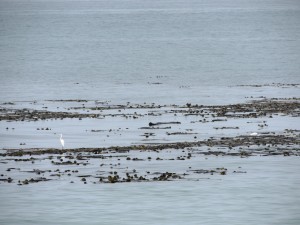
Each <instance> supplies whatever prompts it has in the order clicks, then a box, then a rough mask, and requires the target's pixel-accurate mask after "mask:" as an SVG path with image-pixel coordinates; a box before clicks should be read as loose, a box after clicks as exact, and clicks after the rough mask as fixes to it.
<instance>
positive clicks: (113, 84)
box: [0, 0, 300, 225]
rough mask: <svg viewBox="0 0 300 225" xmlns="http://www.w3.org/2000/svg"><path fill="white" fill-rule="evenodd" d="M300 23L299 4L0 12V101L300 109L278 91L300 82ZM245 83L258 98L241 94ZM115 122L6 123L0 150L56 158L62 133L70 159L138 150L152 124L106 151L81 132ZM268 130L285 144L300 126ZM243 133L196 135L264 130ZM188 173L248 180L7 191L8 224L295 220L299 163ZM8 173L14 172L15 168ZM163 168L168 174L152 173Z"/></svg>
mask: <svg viewBox="0 0 300 225" xmlns="http://www.w3.org/2000/svg"><path fill="white" fill-rule="evenodd" d="M299 21H300V3H299V1H298V0H253V1H252V0H251V1H249V0H226V1H223V0H162V1H161V0H160V1H158V0H124V1H123V0H122V1H121V0H95V1H88V0H78V1H75V0H60V1H57V0H26V1H25V0H0V102H1V104H2V103H4V102H12V103H14V104H16V105H17V106H18V104H21V105H22V104H26V102H27V101H29V102H32V101H34V100H38V102H41V101H45V100H57V99H87V100H92V101H94V100H99V101H108V102H111V103H114V104H126V102H133V103H140V104H142V103H144V102H147V103H151V102H155V103H158V104H186V103H187V102H191V103H194V104H203V105H214V104H229V103H242V102H245V101H247V100H248V98H250V97H251V96H253V97H254V98H258V97H260V96H264V97H267V98H273V97H275V98H277V97H281V98H291V97H299V86H289V85H283V86H282V85H278V83H283V84H299V83H300V76H299V73H300V41H299V40H300V22H299ZM273 83H275V84H273ZM248 84H258V85H262V86H258V87H253V86H239V85H248ZM20 102H21V103H20ZM28 104H29V103H28ZM49 104H50V103H49ZM57 106H58V107H61V106H60V105H57ZM13 107H15V106H13ZM36 107H37V106H32V108H36ZM52 107H53V108H54V109H53V110H58V109H55V108H56V105H55V106H54V105H53V106H52ZM60 109H61V108H60ZM181 119H182V118H181ZM107 121H108V122H109V121H112V124H109V123H108V122H106V123H101V121H99V127H100V128H98V127H97V124H95V123H93V124H92V123H90V122H89V121H88V120H86V121H85V122H84V124H83V126H81V123H79V122H78V121H77V120H76V121H74V120H73V121H72V120H64V121H63V122H61V123H59V121H52V122H49V121H48V122H45V123H43V122H37V123H34V122H24V123H21V122H13V123H8V122H4V121H2V122H1V123H0V129H1V132H0V134H1V148H3V147H5V148H15V147H17V146H18V145H19V143H20V141H25V142H26V143H28V146H29V147H57V145H59V142H58V136H55V135H56V134H54V133H60V132H63V133H64V135H65V137H66V138H65V139H66V144H68V143H72V144H70V147H82V146H85V147H88V146H93V147H94V146H99V145H100V146H111V145H119V144H120V145H130V144H132V143H133V142H137V143H142V140H141V139H136V137H137V136H139V135H140V131H138V129H137V128H138V127H139V126H142V125H144V124H139V122H136V123H135V122H134V121H123V120H122V121H121V122H124V124H123V126H124V127H126V126H129V125H130V124H131V125H132V127H131V128H130V129H131V130H129V132H125V135H124V136H122V138H116V137H113V138H110V139H106V142H105V143H104V138H103V136H101V134H100V135H99V134H98V133H97V134H93V135H91V133H86V132H85V130H91V129H93V126H94V127H95V129H103V126H104V129H106V131H107V129H108V126H110V125H113V126H114V127H115V128H116V129H117V128H118V125H119V124H118V123H119V122H120V121H118V118H117V120H107ZM130 122H132V123H130ZM235 122H236V121H234V123H235ZM268 122H269V124H270V127H269V128H266V130H267V131H275V132H281V131H283V129H285V128H291V129H297V122H298V118H285V119H283V120H280V119H278V122H276V120H275V119H274V120H270V121H268ZM48 125H51V126H52V128H53V130H52V131H51V133H49V135H48V134H46V133H43V134H42V135H41V133H39V132H37V128H39V127H45V126H48ZM244 125H245V126H244V127H243V128H242V130H238V131H236V130H233V131H229V133H224V134H223V133H214V130H212V129H211V127H210V128H209V129H201V127H197V126H195V129H196V128H197V129H198V130H197V132H198V133H199V138H207V137H208V136H211V135H213V136H222V135H224V136H227V135H229V136H231V135H239V134H245V133H246V134H248V133H250V132H253V131H255V129H254V128H255V127H256V126H254V125H251V126H250V127H248V126H246V124H244ZM6 127H9V130H8V131H7V130H6ZM12 127H15V128H16V129H15V131H13V130H12V129H11V128H12ZM74 127H76V129H75V128H74ZM124 127H123V128H124ZM131 131H132V133H131ZM84 132H85V134H84V135H83V136H82V139H80V138H78V136H80V135H81V134H82V133H84ZM132 135H135V136H134V137H135V138H132V137H133V136H132ZM37 137H40V138H41V139H38V138H37ZM184 140H185V139H184V138H183V141H184ZM160 141H161V140H160ZM168 141H173V140H172V139H170V140H166V142H168ZM12 163H14V162H13V161H12ZM13 165H14V164H13ZM174 165H176V164H172V167H171V168H174V169H176V168H177V167H176V166H174ZM15 166H16V165H15ZM40 166H43V165H40ZM185 166H186V167H188V166H193V167H197V168H203V167H208V168H216V167H226V168H227V167H228V168H229V169H232V170H233V169H236V168H237V167H239V166H240V167H242V168H243V169H244V170H245V171H246V172H247V173H243V174H235V175H233V174H232V173H230V174H228V175H226V176H220V175H219V176H212V177H209V179H200V180H197V181H191V180H180V181H172V182H145V183H130V184H128V183H121V184H93V183H88V184H86V185H84V184H83V183H82V182H75V183H74V184H70V183H69V181H68V180H67V181H65V180H59V179H56V180H54V181H49V182H41V183H36V184H30V185H27V186H24V185H23V186H18V185H16V184H8V183H1V184H0V199H1V201H0V224H6V225H8V224H10V225H12V224H16V225H17V224H24V225H25V224H128V225H129V224H130V225H132V224H139V225H142V224H144V225H146V224H172V225H173V224H178V225H179V224H195V225H196V224H206V225H221V224H222V225H223V224H232V225H240V224H247V225H252V224H253V225H257V224H259V225H274V224H278V225H281V224H287V225H292V224H293V225H298V224H299V222H300V217H299V209H300V208H299V206H300V192H299V188H298V187H299V186H300V177H299V169H300V168H299V159H298V156H291V157H283V156H276V157H272V156H268V157H262V156H254V157H250V158H243V159H242V158H239V157H215V156H211V157H208V159H207V160H204V159H203V158H199V161H197V160H195V161H193V164H192V165H188V164H186V165H185ZM0 168H1V170H0V172H1V173H5V174H6V173H7V172H6V169H7V168H8V167H7V165H5V164H3V163H1V167H0ZM167 168H168V169H170V167H167ZM167 168H166V167H165V165H164V164H160V165H158V167H157V170H158V171H161V170H163V171H165V170H166V169H167ZM144 169H145V168H144ZM177 169H178V168H177ZM232 170H231V172H232ZM12 173H13V172H12ZM13 175H14V174H13Z"/></svg>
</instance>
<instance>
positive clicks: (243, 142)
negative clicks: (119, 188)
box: [0, 135, 300, 157]
mask: <svg viewBox="0 0 300 225" xmlns="http://www.w3.org/2000/svg"><path fill="white" fill-rule="evenodd" d="M201 146H206V147H208V148H212V147H223V148H228V149H232V148H234V147H239V146H240V147H250V146H257V148H260V149H261V150H262V151H263V152H265V153H266V154H267V153H270V154H271V153H272V154H273V153H274V152H277V153H279V154H288V155H290V154H295V152H299V150H300V137H299V135H295V136H285V135H258V136H238V137H222V138H211V139H208V140H202V141H195V142H176V143H166V144H165V143H164V144H159V143H158V144H151V145H131V146H113V147H108V148H75V149H55V148H47V149H40V148H37V149H7V150H6V151H7V152H6V153H1V154H0V156H3V157H5V156H23V155H42V154H64V153H68V152H91V153H94V154H102V153H104V152H119V153H124V152H129V151H137V150H139V151H147V150H149V151H160V150H164V149H185V148H188V147H201ZM279 146H280V147H279ZM291 148H292V149H291ZM242 152H243V154H248V153H250V150H247V149H243V151H242ZM224 154H225V153H224ZM232 154H233V155H234V154H235V153H232Z"/></svg>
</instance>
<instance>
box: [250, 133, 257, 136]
mask: <svg viewBox="0 0 300 225" xmlns="http://www.w3.org/2000/svg"><path fill="white" fill-rule="evenodd" d="M257 134H258V133H256V132H253V133H251V134H250V136H256V135H257Z"/></svg>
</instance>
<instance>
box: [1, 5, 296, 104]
mask: <svg viewBox="0 0 300 225" xmlns="http://www.w3.org/2000/svg"><path fill="white" fill-rule="evenodd" d="M299 11H300V3H299V1H298V0H287V1H286V0H262V1H261V0H254V1H248V0H228V1H221V0H188V1H186V0H172V1H158V0H157V1H156V0H155V1H152V0H141V1H139V0H125V1H123V0H122V1H121V0H119V1H118V0H113V1H110V0H109V1H105V0H100V1H98V0H96V1H87V0H82V1H80V0H79V1H72V0H61V1H55V0H51V1H50V0H46V1H42V0H28V1H23V0H1V1H0V79H1V82H0V100H1V101H9V100H10V101H15V100H33V99H34V100H45V99H74V98H80V99H97V100H111V101H114V102H119V103H124V102H127V101H130V102H144V101H146V102H167V103H170V101H172V103H175V102H179V103H182V102H183V103H186V102H187V101H190V102H196V103H200V102H201V103H202V104H206V103H211V104H214V103H224V102H239V101H241V99H243V97H245V96H251V95H255V96H257V95H265V96H271V97H272V96H276V97H285V96H288V97H289V96H293V97H294V96H295V95H296V94H295V93H297V92H298V90H297V92H296V91H295V90H292V89H275V90H273V89H271V90H270V89H268V88H267V89H266V88H264V89H262V90H260V89H254V90H253V89H250V90H249V89H245V88H228V86H230V85H240V84H269V83H272V82H275V83H278V82H279V83H299V82H300V76H299V72H300V44H299V39H300V23H299V21H300V13H299ZM156 83H159V84H156ZM224 93H226V94H224ZM173 96H176V98H174V97H173Z"/></svg>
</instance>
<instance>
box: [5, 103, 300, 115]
mask: <svg viewBox="0 0 300 225" xmlns="http://www.w3.org/2000/svg"><path fill="white" fill-rule="evenodd" d="M161 108H170V110H169V111H168V112H165V113H182V114H184V115H185V116H190V115H193V116H195V115H198V116H205V115H211V116H212V117H222V118H224V117H225V118H226V117H227V118H258V117H264V116H269V117H272V115H274V114H279V113H280V114H283V115H290V116H295V117H299V116H300V101H299V99H298V98H289V99H275V98H274V99H262V100H255V101H252V102H250V103H241V104H232V105H213V106H205V105H198V104H194V105H193V104H191V103H187V104H186V105H164V106H161V105H117V106H107V107H100V106H99V107H98V106H97V107H86V106H82V107H76V108H75V109H76V110H84V111H85V113H82V112H81V113H79V112H56V111H47V110H33V109H27V108H26V109H11V108H5V107H1V108H0V121H2V120H4V121H38V120H47V119H65V118H77V119H83V118H101V117H102V116H118V115H119V116H124V117H133V118H138V117H141V116H145V115H149V112H145V113H144V114H141V113H137V112H135V113H118V114H116V113H112V114H105V113H104V111H106V110H112V109H119V110H121V109H123V110H126V109H136V110H137V111H138V110H141V109H149V110H153V109H161ZM72 109H73V110H74V108H67V110H72ZM87 110H88V111H92V112H95V111H98V112H97V113H91V112H87Z"/></svg>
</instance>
